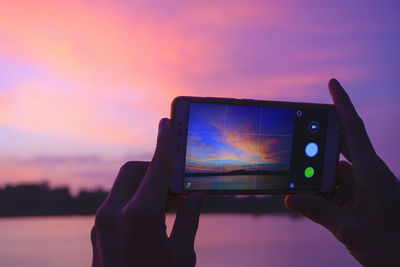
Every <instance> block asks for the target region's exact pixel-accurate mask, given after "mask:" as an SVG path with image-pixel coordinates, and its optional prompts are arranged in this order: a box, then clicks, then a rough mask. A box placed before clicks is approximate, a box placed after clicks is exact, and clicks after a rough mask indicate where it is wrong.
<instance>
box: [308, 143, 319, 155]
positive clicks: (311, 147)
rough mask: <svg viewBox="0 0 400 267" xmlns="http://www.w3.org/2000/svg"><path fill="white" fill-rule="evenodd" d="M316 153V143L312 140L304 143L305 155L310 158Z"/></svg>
mask: <svg viewBox="0 0 400 267" xmlns="http://www.w3.org/2000/svg"><path fill="white" fill-rule="evenodd" d="M317 154H318V145H317V144H316V143H314V142H311V143H308V144H307V145H306V155H307V156H308V157H310V158H312V157H315V155H317Z"/></svg>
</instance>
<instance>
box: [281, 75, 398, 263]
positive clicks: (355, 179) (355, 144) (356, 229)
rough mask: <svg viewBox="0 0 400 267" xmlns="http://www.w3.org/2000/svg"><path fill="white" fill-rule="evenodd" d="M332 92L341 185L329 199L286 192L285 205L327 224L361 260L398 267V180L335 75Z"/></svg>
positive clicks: (338, 176)
mask: <svg viewBox="0 0 400 267" xmlns="http://www.w3.org/2000/svg"><path fill="white" fill-rule="evenodd" d="M329 90H330V93H331V96H332V98H333V101H334V103H335V105H336V109H337V112H338V114H339V117H340V120H341V124H342V130H343V135H344V141H345V142H344V145H343V146H342V148H341V151H342V153H343V154H344V155H345V157H346V158H347V159H348V160H349V161H350V162H351V164H349V163H347V162H345V161H341V162H339V164H338V167H337V178H338V182H339V184H338V186H337V189H336V190H335V192H334V193H333V194H332V195H331V196H329V197H328V198H325V197H322V196H318V195H312V194H295V195H288V196H287V197H286V199H285V204H286V206H287V207H288V208H289V209H291V210H293V211H295V212H298V213H300V214H302V215H304V216H306V217H308V218H309V219H311V220H313V221H314V222H316V223H319V224H321V225H322V226H324V227H325V228H327V229H328V230H329V231H330V232H332V234H333V235H334V236H335V237H336V238H337V239H338V240H339V241H340V242H342V243H343V244H344V245H345V246H346V248H347V249H348V250H349V252H350V253H351V255H353V256H354V257H355V258H356V259H357V260H358V261H359V262H360V263H361V264H363V265H366V266H388V265H390V266H392V265H395V266H400V252H399V241H400V184H399V181H398V180H397V179H396V177H395V176H394V174H393V173H392V172H391V171H390V170H389V168H388V167H387V166H386V164H385V163H384V162H383V161H382V160H381V159H380V158H379V156H378V155H377V154H376V153H375V151H374V148H373V147H372V144H371V142H370V140H369V138H368V135H367V133H366V130H365V127H364V124H363V122H362V120H361V118H360V117H359V116H358V114H357V112H356V110H355V109H354V107H353V105H352V103H351V101H350V99H349V97H348V95H347V94H346V92H345V91H344V89H343V88H342V86H341V85H340V84H339V82H338V81H337V80H335V79H332V80H330V82H329Z"/></svg>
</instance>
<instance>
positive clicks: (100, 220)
mask: <svg viewBox="0 0 400 267" xmlns="http://www.w3.org/2000/svg"><path fill="white" fill-rule="evenodd" d="M118 214H119V211H118V210H116V209H115V208H113V207H112V206H111V205H108V204H106V203H104V204H103V205H101V206H100V207H99V208H98V210H97V212H96V217H95V227H96V228H97V227H98V228H99V229H104V228H106V229H108V228H111V227H113V226H114V225H115V223H116V222H117V220H118Z"/></svg>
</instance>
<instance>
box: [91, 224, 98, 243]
mask: <svg viewBox="0 0 400 267" xmlns="http://www.w3.org/2000/svg"><path fill="white" fill-rule="evenodd" d="M90 240H91V241H92V244H95V243H96V241H97V236H96V226H95V225H94V226H93V227H92V230H91V231H90Z"/></svg>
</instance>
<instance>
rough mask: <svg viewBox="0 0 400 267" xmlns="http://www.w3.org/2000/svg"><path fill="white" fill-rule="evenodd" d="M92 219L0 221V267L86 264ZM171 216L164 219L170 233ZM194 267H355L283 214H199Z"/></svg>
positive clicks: (317, 232) (329, 242) (337, 248)
mask: <svg viewBox="0 0 400 267" xmlns="http://www.w3.org/2000/svg"><path fill="white" fill-rule="evenodd" d="M93 220H94V218H93V216H69V217H27V218H1V219H0V265H1V266H30V267H36V266H40V267H47V266H52V267H53V266H90V263H91V256H92V251H91V244H90V229H91V227H92V225H93ZM173 220H174V216H173V215H168V216H167V226H168V229H171V226H172V223H173ZM196 251H197V259H198V261H197V266H200V267H203V266H204V267H206V266H207V267H213V266H218V267H224V266H229V267H234V266H274V267H279V266H307V267H309V266H359V264H357V262H356V261H355V260H354V259H353V258H352V257H351V256H350V255H349V254H348V253H347V251H346V249H345V248H344V247H343V246H342V245H341V244H340V243H339V242H337V241H336V240H335V239H334V237H332V235H331V234H330V233H329V232H328V231H326V230H325V229H323V228H322V227H320V226H319V225H316V224H314V223H312V222H310V221H308V220H307V219H303V218H300V219H297V218H292V217H290V216H288V215H262V216H252V215H241V214H234V215H216V214H203V215H202V217H201V220H200V226H199V232H198V235H197V239H196Z"/></svg>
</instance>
